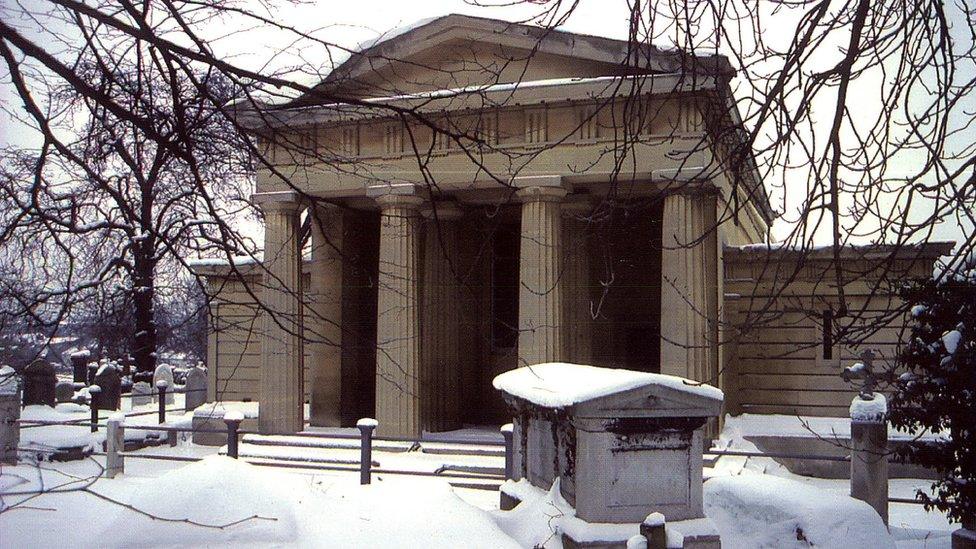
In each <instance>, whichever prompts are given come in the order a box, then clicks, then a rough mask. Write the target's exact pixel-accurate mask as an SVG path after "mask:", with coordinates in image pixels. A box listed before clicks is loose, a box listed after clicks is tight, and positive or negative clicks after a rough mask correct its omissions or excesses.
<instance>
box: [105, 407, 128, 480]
mask: <svg viewBox="0 0 976 549" xmlns="http://www.w3.org/2000/svg"><path fill="white" fill-rule="evenodd" d="M105 431H106V432H105V478H115V476H116V475H118V474H119V473H123V472H125V456H123V455H122V452H123V451H125V426H124V425H123V423H122V419H121V418H118V417H111V418H109V420H108V426H107V427H106V429H105Z"/></svg>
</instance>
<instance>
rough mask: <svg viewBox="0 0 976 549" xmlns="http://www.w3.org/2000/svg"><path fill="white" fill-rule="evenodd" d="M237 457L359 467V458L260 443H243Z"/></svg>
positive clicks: (374, 462)
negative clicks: (278, 449) (293, 450)
mask: <svg viewBox="0 0 976 549" xmlns="http://www.w3.org/2000/svg"><path fill="white" fill-rule="evenodd" d="M219 453H220V454H221V455H227V449H226V448H221V449H220V452H219ZM237 457H239V458H242V459H267V460H273V461H287V462H291V463H318V464H325V465H353V466H356V467H359V459H357V458H353V457H350V458H342V457H334V456H323V455H316V454H314V453H304V454H295V453H288V452H275V451H269V448H267V447H261V446H260V445H257V446H255V445H250V444H242V445H241V446H240V447H239V448H238V449H237ZM372 464H373V467H380V462H379V461H376V460H373V461H372Z"/></svg>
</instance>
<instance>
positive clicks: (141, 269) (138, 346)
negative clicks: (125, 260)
mask: <svg viewBox="0 0 976 549" xmlns="http://www.w3.org/2000/svg"><path fill="white" fill-rule="evenodd" d="M133 248H134V249H133V252H134V253H133V269H132V303H133V307H134V309H135V311H134V312H135V314H134V316H135V336H134V337H133V342H132V358H133V362H134V365H135V373H134V374H133V376H132V377H133V381H134V382H136V381H146V382H148V383H151V382H152V377H153V372H154V371H155V369H156V321H155V318H154V311H153V298H154V296H155V287H154V276H153V275H154V273H155V262H154V261H153V259H152V257H151V255H152V246H151V242H149V241H146V240H144V241H141V242H137V243H136V245H135V246H134V247H133Z"/></svg>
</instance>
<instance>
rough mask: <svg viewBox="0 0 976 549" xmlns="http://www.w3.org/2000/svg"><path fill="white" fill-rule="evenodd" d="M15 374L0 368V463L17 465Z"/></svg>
mask: <svg viewBox="0 0 976 549" xmlns="http://www.w3.org/2000/svg"><path fill="white" fill-rule="evenodd" d="M18 381H19V378H18V377H17V372H16V371H14V369H13V368H11V367H10V366H0V463H9V464H12V465H16V464H17V446H18V444H19V443H20V425H18V424H17V420H18V419H20V385H19V383H18Z"/></svg>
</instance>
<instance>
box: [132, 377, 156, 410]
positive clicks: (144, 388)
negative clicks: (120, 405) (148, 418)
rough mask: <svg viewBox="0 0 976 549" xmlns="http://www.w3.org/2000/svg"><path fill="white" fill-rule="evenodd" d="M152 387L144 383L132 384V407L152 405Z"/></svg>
mask: <svg viewBox="0 0 976 549" xmlns="http://www.w3.org/2000/svg"><path fill="white" fill-rule="evenodd" d="M152 401H153V398H152V387H150V386H149V384H148V383H146V382H145V381H137V382H135V383H133V384H132V406H145V405H147V404H150V403H152Z"/></svg>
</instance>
